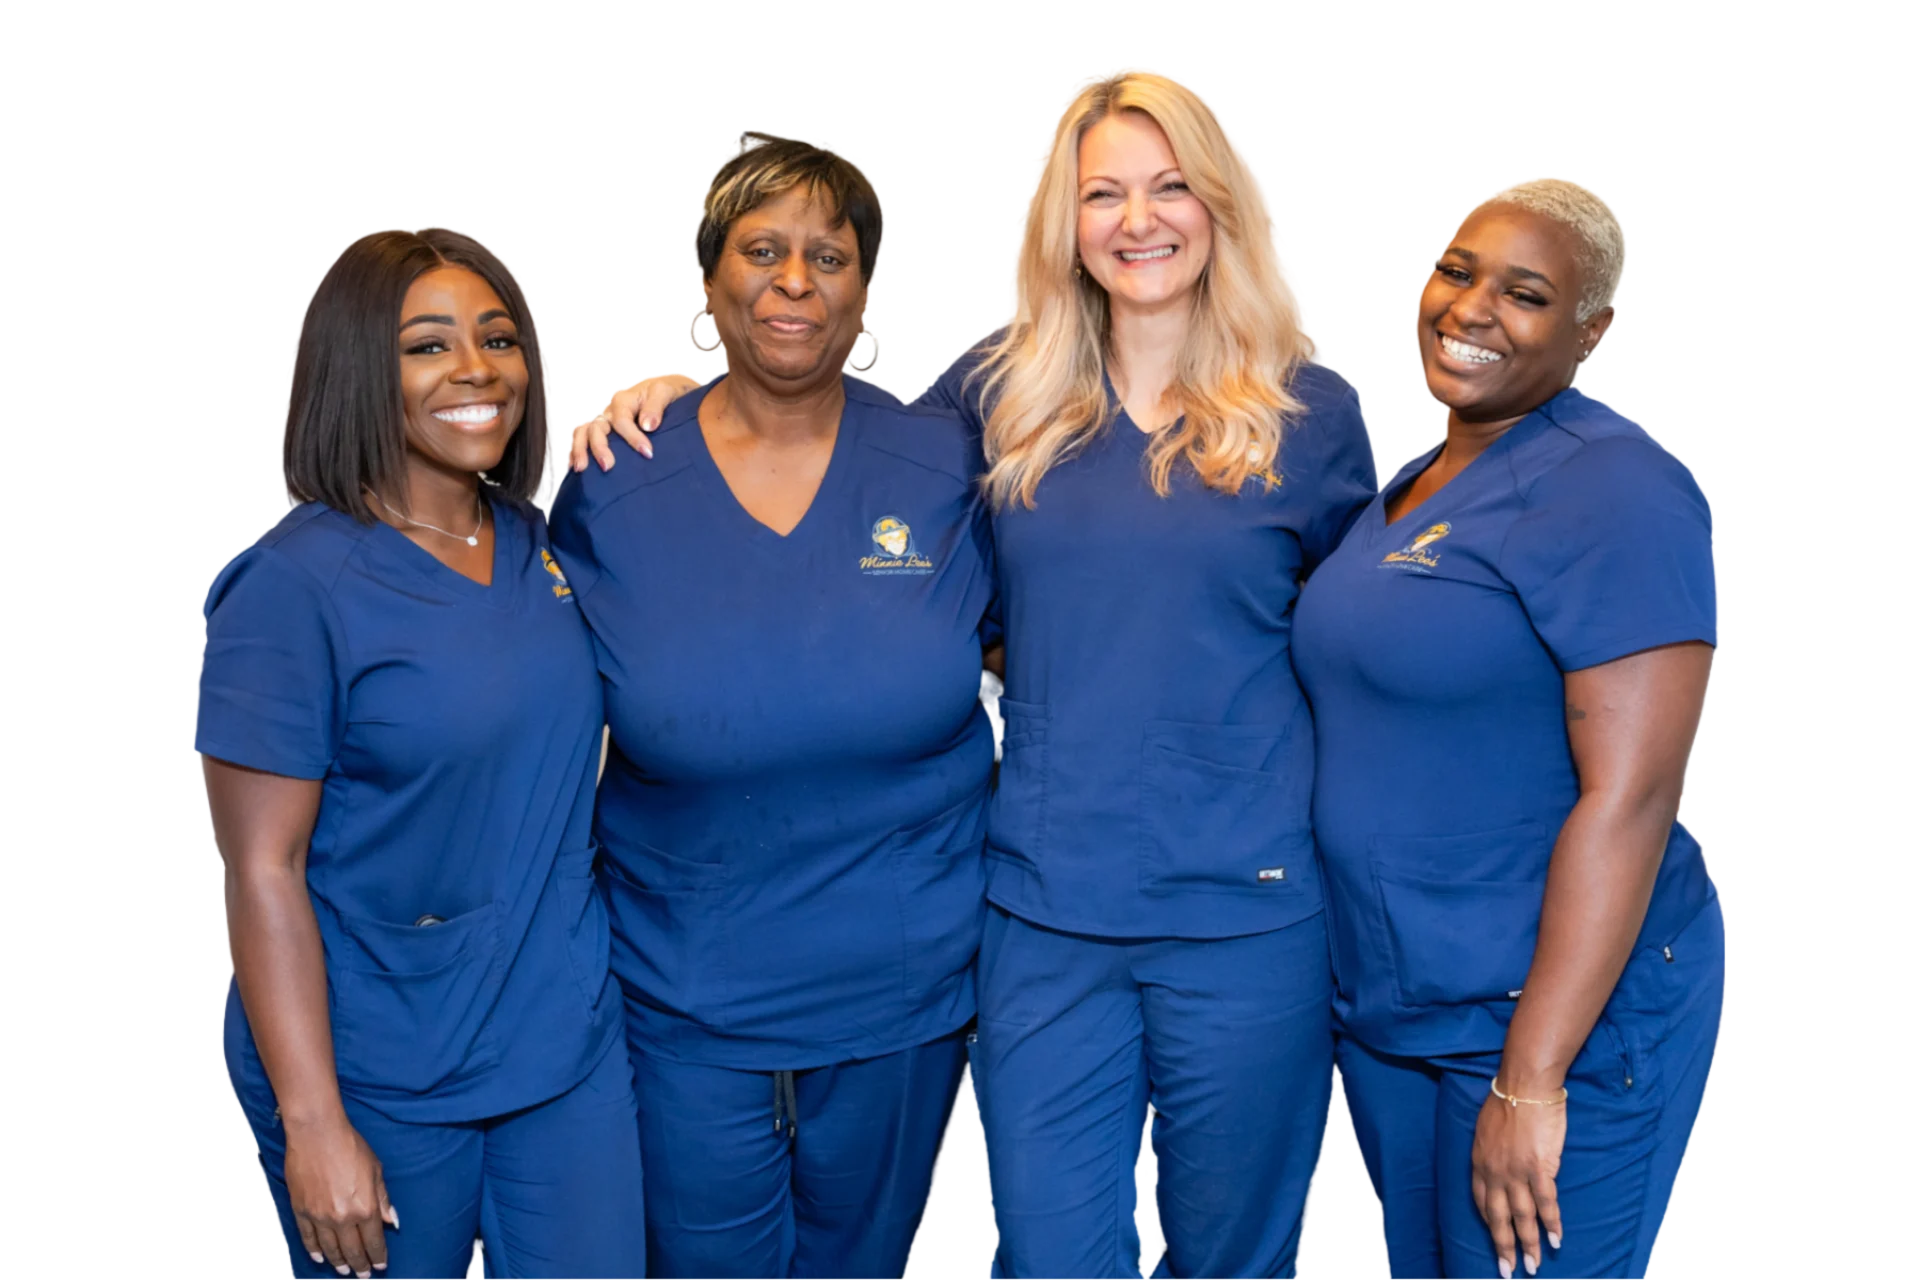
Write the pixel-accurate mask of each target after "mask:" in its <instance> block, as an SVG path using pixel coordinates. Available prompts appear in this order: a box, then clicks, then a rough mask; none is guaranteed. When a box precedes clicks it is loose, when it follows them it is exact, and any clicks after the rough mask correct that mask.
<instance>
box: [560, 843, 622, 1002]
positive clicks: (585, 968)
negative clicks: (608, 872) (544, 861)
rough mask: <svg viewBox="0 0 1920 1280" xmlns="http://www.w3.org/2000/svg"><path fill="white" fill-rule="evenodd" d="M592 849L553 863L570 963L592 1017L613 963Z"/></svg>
mask: <svg viewBox="0 0 1920 1280" xmlns="http://www.w3.org/2000/svg"><path fill="white" fill-rule="evenodd" d="M597 852H598V850H597V849H596V848H595V847H594V846H593V845H586V846H584V847H582V848H579V849H563V850H562V851H561V852H560V853H559V855H558V856H557V857H555V859H554V862H553V887H554V901H555V904H556V905H557V907H558V909H559V910H558V914H559V918H560V920H561V922H562V924H563V925H564V926H565V928H566V944H567V961H568V963H569V964H571V965H572V966H573V976H574V980H575V981H576V982H577V983H578V984H579V987H580V996H581V998H582V999H583V1000H585V1001H586V1004H587V1011H588V1012H589V1013H591V1012H593V1011H594V1010H596V1009H598V1008H599V1007H600V1001H601V1000H602V999H603V998H604V997H605V995H606V990H607V978H608V975H609V973H610V968H609V966H610V964H611V963H612V961H611V957H610V955H609V945H610V940H609V930H608V927H607V901H606V895H605V894H604V892H603V891H602V890H601V887H600V882H599V880H598V878H597V877H596V876H595V875H594V865H593V860H594V855H595V854H596V853H597Z"/></svg>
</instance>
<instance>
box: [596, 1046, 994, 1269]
mask: <svg viewBox="0 0 1920 1280" xmlns="http://www.w3.org/2000/svg"><path fill="white" fill-rule="evenodd" d="M630 1044H631V1048H632V1051H633V1060H634V1092H635V1093H636V1094H637V1095H638V1097H639V1099H640V1149H641V1153H642V1158H643V1159H644V1160H645V1162H646V1165H647V1199H646V1220H647V1260H648V1262H649V1263H650V1264H651V1265H652V1267H653V1274H654V1275H656V1276H763V1277H786V1276H849V1277H851V1276H898V1275H900V1274H901V1273H902V1272H904V1271H905V1270H906V1266H907V1251H908V1250H909V1249H910V1248H911V1247H912V1245H913V1233H914V1232H915V1231H916V1230H918V1229H919V1226H920V1214H921V1211H922V1210H923V1209H925V1208H926V1204H927V1191H928V1189H929V1188H930V1187H931V1186H932V1183H933V1161H934V1157H935V1156H936V1155H937V1154H938V1153H939V1150H940V1137H941V1135H942V1134H943V1133H944V1132H945V1131H946V1127H947V1116H948V1114H949V1113H950V1112H951V1111H952V1110H953V1099H954V1095H955V1094H956V1093H957V1092H958V1091H959V1088H960V1075H961V1072H962V1071H963V1070H964V1069H965V1067H966V1060H967V1054H966V1036H965V1033H964V1032H961V1031H956V1032H954V1033H953V1034H951V1035H947V1036H942V1037H941V1038H940V1039H938V1040H934V1041H931V1042H930V1043H927V1044H923V1045H919V1046H917V1047H915V1048H912V1049H903V1050H901V1051H900V1052H898V1053H890V1054H886V1055H884V1056H883V1057H878V1058H868V1059H864V1060H861V1061H857V1062H842V1063H836V1064H834V1065H832V1066H826V1067H815V1068H812V1069H811V1070H802V1071H793V1072H784V1071H780V1072H774V1071H740V1070H734V1069H732V1068H729V1067H711V1066H702V1065H699V1064H695V1063H686V1062H677V1061H674V1060H672V1059H669V1058H662V1057H658V1056H656V1055H655V1054H652V1053H649V1052H647V1051H646V1048H645V1046H644V1045H643V1044H640V1043H633V1042H630Z"/></svg>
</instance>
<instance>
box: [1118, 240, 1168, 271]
mask: <svg viewBox="0 0 1920 1280" xmlns="http://www.w3.org/2000/svg"><path fill="white" fill-rule="evenodd" d="M1178 252H1180V246H1179V245H1175V244H1156V245H1149V246H1148V247H1146V248H1144V249H1116V250H1114V253H1113V256H1114V257H1116V258H1118V259H1119V260H1120V265H1121V267H1123V268H1124V269H1126V270H1129V271H1138V270H1140V269H1141V268H1142V267H1151V266H1153V265H1154V264H1156V263H1160V262H1165V261H1167V259H1169V258H1171V257H1173V255H1174V254H1176V253H1178Z"/></svg>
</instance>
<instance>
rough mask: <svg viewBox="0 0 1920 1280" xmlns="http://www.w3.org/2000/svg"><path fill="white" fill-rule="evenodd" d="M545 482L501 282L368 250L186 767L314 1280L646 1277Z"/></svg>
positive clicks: (534, 388)
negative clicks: (190, 769) (482, 1262)
mask: <svg viewBox="0 0 1920 1280" xmlns="http://www.w3.org/2000/svg"><path fill="white" fill-rule="evenodd" d="M545 453H546V414H545V405H544V403H543V399H542V389H541V379H540V352H539V344H538V341H537V339H536V337H535V334H534V327H533V317H532V316H531V315H530V314H529V313H528V311H527V306H526V301H525V299H524V298H523V297H522V296H521V294H520V290H519V287H518V286H517V285H516V284H515V283H514V281H513V277H512V276H511V275H509V274H508V273H507V270H506V268H505V267H503V266H502V265H501V264H500V262H499V261H498V259H496V258H495V257H494V256H493V255H492V254H490V253H488V252H487V250H486V249H484V248H483V247H481V246H480V245H479V244H477V243H475V242H474V241H472V240H470V239H468V238H467V237H465V236H461V235H456V234H455V233H453V232H451V231H441V230H429V231H422V232H420V233H418V234H409V233H406V232H398V231H389V232H381V233H379V234H376V235H371V236H367V237H365V238H364V239H362V240H359V241H357V242H355V243H354V244H353V245H352V246H351V247H349V248H348V249H347V251H346V252H345V253H344V254H342V255H341V256H340V259H339V260H338V261H337V262H336V263H334V265H333V268H332V269H331V270H330V271H329V272H328V273H327V276H326V279H325V280H323V281H322V282H321V285H320V288H319V291H318V292H317V293H316V294H315V295H314V298H313V302H312V304H311V306H310V307H309V308H308V311H307V318H306V324H305V327H304V328H303V330H302V332H301V335H300V347H299V354H298V357H297V359H296V363H295V372H294V384H293V400H292V407H291V409H290V411H289V414H288V420H287V433H286V476H287V488H288V490H289V492H290V493H291V494H292V496H293V497H294V498H296V499H298V500H299V501H300V505H299V506H298V507H296V508H295V509H294V510H293V511H292V512H291V513H289V514H288V516H287V517H286V519H284V520H282V521H281V522H280V523H279V524H278V525H277V526H275V527H274V529H273V530H272V531H271V532H269V533H268V534H267V535H266V536H265V537H263V538H261V539H260V541H258V542H257V543H255V544H254V545H253V546H252V547H251V548H250V549H248V550H247V551H246V552H244V553H242V554H241V555H240V557H239V558H238V559H236V560H234V561H233V563H231V564H230V565H228V566H227V568H226V569H225V570H224V571H223V572H222V573H221V574H220V576H219V579H218V580H217V581H216V582H215V583H214V585H213V590H212V592H211V594H210V595H209V596H208V599H207V606H206V613H207V650H206V660H205V666H204V668H203V671H202V675H201V685H200V717H199V732H198V737H197V740H196V746H197V747H198V749H199V751H200V752H201V754H202V755H203V756H204V757H205V767H206V782H207V796H208V801H209V803H210V804H211V806H212V810H213V825H214V835H215V838H216V840H217V841H218V843H219V846H220V852H221V856H222V857H223V858H224V860H225V861H226V866H227V879H226V884H227V919H228V930H229V934H230V937H231V942H232V947H233V958H234V972H235V982H234V985H233V988H232V992H231V994H230V996H229V998H228V1004H227V1035H226V1040H227V1045H226V1048H227V1066H228V1071H229V1073H230V1075H231V1076H232V1079H233V1084H234V1089H235V1091H236V1092H237V1093H238V1095H239V1098H240V1104H241V1108H242V1110H243V1111H244V1112H245V1113H246V1117H247V1121H248V1123H249V1124H250V1125H251V1126H252V1127H253V1130H254V1134H255V1137H256V1139H257V1141H258V1143H259V1147H260V1158H261V1164H262V1166H263V1167H264V1168H265V1171H266V1174H267V1183H268V1187H269V1189H270V1190H271V1192H272V1194H273V1198H274V1203H275V1205H276V1207H277V1208H278V1210H279V1213H280V1218H281V1225H282V1228H283V1229H284V1231H285V1233H286V1237H287V1244H288V1248H289V1251H290V1254H291V1258H292V1262H293V1270H294V1273H295V1274H296V1275H313V1276H325V1275H329V1274H339V1275H347V1274H350V1273H357V1274H359V1275H361V1276H367V1275H370V1274H371V1273H372V1272H374V1271H381V1272H384V1273H386V1274H389V1275H393V1276H410V1275H429V1276H463V1275H465V1274H466V1273H467V1269H468V1267H469V1265H470V1263H471V1261H472V1254H473V1243H474V1240H475V1238H476V1237H477V1238H479V1239H481V1240H482V1241H483V1242H484V1244H485V1247H486V1254H487V1272H488V1274H489V1275H499V1276H524V1275H639V1274H642V1273H643V1271H644V1266H645V1252H644V1250H645V1241H644V1236H643V1233H642V1232H641V1230H640V1229H639V1227H638V1224H637V1222H636V1220H635V1216H634V1215H633V1213H632V1208H631V1207H632V1205H633V1203H634V1201H635V1200H636V1199H637V1198H638V1197H639V1195H640V1190H641V1185H640V1157H639V1151H638V1149H637V1146H636V1144H635V1141H634V1134H635V1115H634V1103H633V1089H632V1079H631V1074H630V1070H629V1067H628V1063H627V1057H626V1052H625V1045H624V1043H623V1038H622V1036H621V1019H620V1002H619V999H618V994H617V988H615V987H614V986H613V984H612V981H611V979H610V976H609V970H608V957H607V924H606V909H605V907H604V906H603V904H602V902H601V899H600V896H599V894H598V893H596V892H595V888H594V874H593V860H594V849H593V844H592V840H591V835H590V825H591V820H592V807H593V795H594V781H595V770H596V766H597V764H598V762H599V747H600V730H601V724H602V707H601V699H600V689H599V684H598V681H597V680H596V679H595V678H594V667H593V651H592V644H591V641H590V640H589V639H588V636H587V632H586V628H585V627H584V626H583V625H582V624H581V621H580V617H579V609H578V606H577V605H576V603H575V602H574V600H573V598H572V592H571V589H570V588H569V586H568V585H567V582H566V579H565V577H564V576H563V575H562V574H561V573H560V571H559V567H558V565H557V564H556V563H555V562H554V559H553V557H552V556H551V554H550V553H549V552H548V550H547V538H546V527H545V522H544V521H543V520H542V518H541V516H540V513H539V511H538V510H537V509H536V508H534V507H533V506H531V505H530V504H529V502H528V499H529V498H531V497H532V495H533V493H534V490H535V488H536V487H537V486H538V484H539V481H540V471H541V466H542V462H543V461H544V458H545ZM483 479H484V480H485V481H490V482H491V483H483ZM403 1213H404V1214H405V1218H404V1221H405V1223H406V1226H405V1229H404V1230H403V1229H402V1228H401V1222H402V1220H403V1219H402V1217H401V1215H402V1214H403Z"/></svg>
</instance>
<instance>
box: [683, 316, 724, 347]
mask: <svg viewBox="0 0 1920 1280" xmlns="http://www.w3.org/2000/svg"><path fill="white" fill-rule="evenodd" d="M712 314H713V312H711V311H709V310H707V309H706V308H705V307H702V308H700V309H699V310H698V311H696V312H694V313H693V323H692V324H690V325H688V326H687V336H688V337H689V338H692V339H693V345H694V346H695V347H698V348H699V349H700V350H702V351H714V350H718V349H719V346H720V322H719V321H718V320H716V321H714V322H713V346H711V347H702V346H700V317H701V316H710V315H712Z"/></svg>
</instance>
